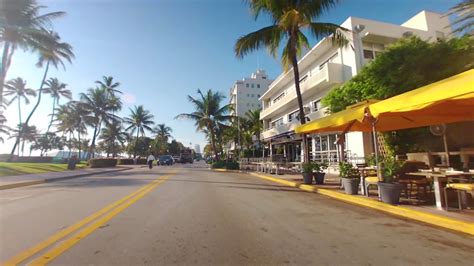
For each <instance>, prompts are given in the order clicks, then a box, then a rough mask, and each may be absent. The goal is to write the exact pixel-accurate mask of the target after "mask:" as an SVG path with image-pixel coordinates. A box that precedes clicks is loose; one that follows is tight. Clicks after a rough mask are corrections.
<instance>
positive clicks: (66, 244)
mask: <svg viewBox="0 0 474 266" xmlns="http://www.w3.org/2000/svg"><path fill="white" fill-rule="evenodd" d="M170 176H171V175H168V176H166V177H164V178H163V179H162V180H160V181H159V182H157V183H155V184H153V185H152V186H151V187H149V188H147V189H146V190H144V191H142V192H140V193H139V194H138V195H136V196H135V197H134V198H133V199H131V200H130V201H128V202H127V203H124V204H123V205H121V206H119V207H118V208H116V209H114V210H113V211H111V212H109V213H108V214H106V215H105V216H103V217H102V218H100V219H98V220H97V221H95V222H94V223H92V224H90V225H89V226H87V227H86V228H84V229H83V230H81V231H80V232H78V233H76V234H74V235H73V236H71V237H70V238H68V239H66V240H65V241H63V242H61V243H60V244H59V245H57V246H55V247H54V248H53V249H51V250H49V251H48V252H46V253H45V254H44V255H42V256H41V257H39V258H37V259H35V260H33V261H32V262H31V264H30V265H46V264H48V263H50V262H51V261H52V260H54V259H55V258H57V257H58V256H60V255H61V254H62V253H63V252H65V251H67V250H68V249H70V248H72V247H73V246H74V245H76V244H77V243H78V242H79V241H81V240H82V239H84V238H86V237H87V236H88V235H90V234H92V233H93V232H94V231H95V230H97V229H98V228H99V227H101V226H102V225H104V224H105V223H107V222H108V221H109V220H111V219H112V218H114V217H115V216H116V215H118V214H119V213H121V212H122V211H124V210H125V209H127V208H128V207H129V206H130V205H132V204H133V203H135V202H136V201H138V200H139V199H141V198H142V197H144V196H145V195H146V194H148V193H149V192H150V191H152V190H153V189H154V188H156V187H157V186H159V185H160V184H161V183H163V182H165V180H166V179H167V178H169V177H170Z"/></svg>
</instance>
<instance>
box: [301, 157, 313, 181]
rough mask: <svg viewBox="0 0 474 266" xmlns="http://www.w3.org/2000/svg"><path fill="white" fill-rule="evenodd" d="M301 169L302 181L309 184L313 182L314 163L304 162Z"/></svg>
mask: <svg viewBox="0 0 474 266" xmlns="http://www.w3.org/2000/svg"><path fill="white" fill-rule="evenodd" d="M301 168H302V170H303V182H304V183H305V184H306V185H311V184H312V183H313V170H314V164H313V163H312V162H306V163H303V164H302V165H301Z"/></svg>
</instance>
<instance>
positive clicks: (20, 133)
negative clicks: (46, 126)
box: [10, 123, 39, 156]
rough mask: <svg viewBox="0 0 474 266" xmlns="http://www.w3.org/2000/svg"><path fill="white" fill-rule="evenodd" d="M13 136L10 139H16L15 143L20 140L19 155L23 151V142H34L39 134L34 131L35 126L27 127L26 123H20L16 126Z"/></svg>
mask: <svg viewBox="0 0 474 266" xmlns="http://www.w3.org/2000/svg"><path fill="white" fill-rule="evenodd" d="M13 132H14V134H13V135H11V136H10V138H11V139H12V138H16V139H17V141H18V140H19V139H21V141H22V144H21V154H22V155H23V151H24V150H25V142H34V141H35V140H36V138H37V137H38V135H39V133H38V130H37V129H36V126H28V125H27V124H26V123H22V124H20V125H19V126H18V129H15V130H13ZM18 156H20V151H18Z"/></svg>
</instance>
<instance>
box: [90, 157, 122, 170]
mask: <svg viewBox="0 0 474 266" xmlns="http://www.w3.org/2000/svg"><path fill="white" fill-rule="evenodd" d="M116 165H117V159H113V158H93V159H90V160H89V166H90V167H91V168H101V167H115V166H116Z"/></svg>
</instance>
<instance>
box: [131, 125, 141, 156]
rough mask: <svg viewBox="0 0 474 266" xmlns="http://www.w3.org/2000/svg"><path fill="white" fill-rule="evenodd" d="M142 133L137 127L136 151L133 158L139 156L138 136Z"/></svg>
mask: <svg viewBox="0 0 474 266" xmlns="http://www.w3.org/2000/svg"><path fill="white" fill-rule="evenodd" d="M139 134H140V130H138V129H137V138H136V139H135V149H134V150H135V151H134V154H133V158H137V148H138V136H139Z"/></svg>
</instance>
